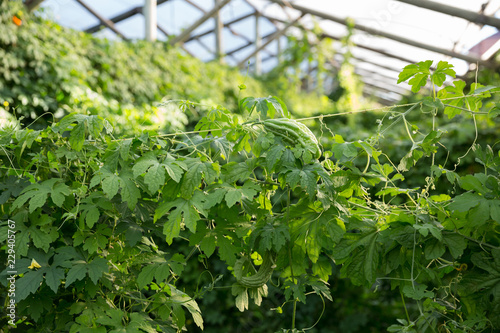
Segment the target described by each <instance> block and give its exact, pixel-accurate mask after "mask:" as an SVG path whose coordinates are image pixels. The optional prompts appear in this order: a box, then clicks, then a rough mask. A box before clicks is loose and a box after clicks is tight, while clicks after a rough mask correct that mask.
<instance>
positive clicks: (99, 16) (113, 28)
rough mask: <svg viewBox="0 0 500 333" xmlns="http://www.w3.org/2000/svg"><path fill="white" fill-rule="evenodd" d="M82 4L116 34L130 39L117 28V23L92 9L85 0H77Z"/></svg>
mask: <svg viewBox="0 0 500 333" xmlns="http://www.w3.org/2000/svg"><path fill="white" fill-rule="evenodd" d="M76 1H77V2H78V3H79V4H80V5H82V6H83V7H84V8H85V9H86V10H87V11H88V12H89V13H90V14H92V15H94V16H95V17H96V18H97V19H98V20H99V21H101V23H102V24H103V25H105V26H106V27H108V28H109V29H111V30H112V31H113V32H114V33H115V34H117V35H118V36H120V37H121V38H123V39H124V40H128V38H127V37H125V35H123V34H122V33H121V32H120V31H119V30H118V29H116V27H115V24H114V23H113V22H111V21H110V20H108V19H107V18H105V17H104V16H101V14H99V13H98V12H96V11H95V10H94V9H92V8H91V7H90V6H89V5H87V4H86V3H85V2H84V1H83V0H76Z"/></svg>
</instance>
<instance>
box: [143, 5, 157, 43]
mask: <svg viewBox="0 0 500 333" xmlns="http://www.w3.org/2000/svg"><path fill="white" fill-rule="evenodd" d="M143 14H144V18H145V21H146V40H147V41H148V42H154V41H155V40H156V37H157V32H158V31H157V15H156V0H145V2H144V8H143Z"/></svg>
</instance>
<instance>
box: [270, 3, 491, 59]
mask: <svg viewBox="0 0 500 333" xmlns="http://www.w3.org/2000/svg"><path fill="white" fill-rule="evenodd" d="M270 1H272V2H275V3H277V4H284V2H283V1H282V0H270ZM286 4H287V6H290V7H292V8H294V9H296V10H298V11H300V12H302V13H307V14H311V15H314V16H317V17H321V18H323V19H325V20H330V21H333V22H337V23H340V24H342V25H348V23H347V20H346V19H343V18H339V17H335V16H333V15H330V14H326V13H324V12H320V11H317V10H314V9H311V8H307V7H304V6H300V5H297V4H295V3H292V2H287V3H286ZM353 27H354V28H355V29H357V30H361V31H365V32H367V33H369V34H371V35H374V36H381V37H384V38H388V39H392V40H395V41H397V42H400V43H403V44H407V45H411V46H414V47H418V48H421V49H424V50H428V51H431V52H436V53H441V54H444V55H447V56H450V57H453V58H457V59H462V60H465V61H467V62H470V63H476V62H477V63H479V64H481V65H483V66H486V67H494V65H493V64H492V63H491V62H488V61H484V60H481V59H478V58H476V57H472V56H469V55H465V54H460V53H457V52H454V51H450V50H447V49H443V48H440V47H437V46H434V45H428V44H424V43H420V42H417V41H414V40H410V39H408V38H404V37H402V36H398V35H394V34H391V33H388V32H384V31H380V30H379V29H374V28H370V27H368V26H365V25H362V24H359V23H355V24H354V25H353Z"/></svg>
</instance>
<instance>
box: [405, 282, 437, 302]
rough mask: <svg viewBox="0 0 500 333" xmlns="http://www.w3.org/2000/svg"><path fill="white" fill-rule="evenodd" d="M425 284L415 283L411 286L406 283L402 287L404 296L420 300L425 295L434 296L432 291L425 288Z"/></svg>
mask: <svg viewBox="0 0 500 333" xmlns="http://www.w3.org/2000/svg"><path fill="white" fill-rule="evenodd" d="M426 289H427V286H426V285H425V284H417V285H414V286H413V287H412V286H409V285H406V286H404V287H403V294H404V295H405V296H406V297H410V298H412V299H414V300H417V301H419V300H421V299H422V298H425V297H434V293H433V292H432V291H428V290H426Z"/></svg>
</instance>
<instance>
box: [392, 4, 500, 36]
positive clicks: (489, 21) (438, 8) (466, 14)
mask: <svg viewBox="0 0 500 333" xmlns="http://www.w3.org/2000/svg"><path fill="white" fill-rule="evenodd" d="M396 1H399V2H404V3H407V4H409V5H413V6H416V7H421V8H425V9H430V10H432V11H435V12H439V13H443V14H447V15H451V16H455V17H460V18H463V19H465V20H467V21H470V22H474V23H477V24H486V25H490V26H492V27H495V28H497V29H500V19H498V18H496V17H493V16H487V15H484V14H480V13H476V12H472V11H469V10H465V9H462V8H457V7H453V6H448V5H445V4H442V3H437V2H434V1H428V0H425V1H423V0H396Z"/></svg>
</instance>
